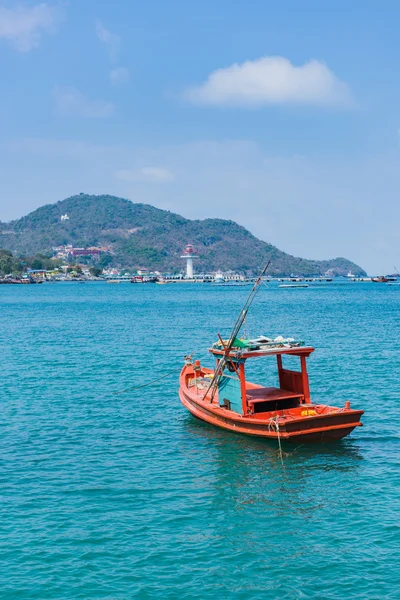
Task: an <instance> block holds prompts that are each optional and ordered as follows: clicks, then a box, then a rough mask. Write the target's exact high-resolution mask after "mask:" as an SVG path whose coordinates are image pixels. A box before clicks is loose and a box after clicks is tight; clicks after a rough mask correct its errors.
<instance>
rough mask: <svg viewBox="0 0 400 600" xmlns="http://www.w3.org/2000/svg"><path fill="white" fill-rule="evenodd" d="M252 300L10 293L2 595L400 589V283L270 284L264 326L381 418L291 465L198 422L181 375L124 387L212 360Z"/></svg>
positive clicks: (193, 290) (261, 300)
mask: <svg viewBox="0 0 400 600" xmlns="http://www.w3.org/2000/svg"><path fill="white" fill-rule="evenodd" d="M248 291H249V290H248V288H245V287H243V288H237V289H235V288H221V287H212V286H207V285H188V286H183V285H182V286H179V285H177V286H173V285H171V286H157V285H143V286H141V285H131V284H125V283H121V284H119V285H109V284H103V283H98V284H97V283H93V284H91V283H87V284H85V285H80V284H76V283H58V284H45V285H37V286H11V285H10V286H4V285H3V286H0V314H1V326H0V349H1V385H0V404H1V413H0V426H1V427H0V461H1V462H0V494H1V500H0V598H2V599H3V598H5V599H14V598H18V599H35V600H36V599H40V600H42V599H47V598H51V599H57V600H64V599H74V600H76V599H81V598H82V599H85V600H86V599H87V600H92V599H107V600H117V599H118V600H123V599H129V598H140V599H147V598H149V599H152V598H156V599H158V598H162V599H192V598H201V599H203V598H204V599H208V598H235V599H236V598H237V599H252V600H253V599H260V600H261V599H262V600H265V599H275V598H279V599H286V598H287V599H308V598H313V599H343V598H345V599H348V598H357V599H365V600H372V599H382V598H385V599H393V600H394V599H397V598H399V596H400V587H399V583H400V574H399V570H400V569H399V564H400V529H399V514H400V506H399V504H400V503H399V486H400V477H399V466H400V460H399V458H400V457H399V425H398V423H399V414H400V385H399V381H400V373H399V370H400V369H399V359H400V337H399V332H400V312H399V309H400V287H398V286H392V287H391V286H385V285H380V284H375V285H374V284H365V283H364V284H348V285H343V286H335V285H325V286H321V287H315V288H313V287H310V288H308V289H278V288H277V287H276V286H273V285H272V286H269V287H265V286H263V287H262V288H261V290H260V293H259V295H258V297H257V300H256V302H255V304H254V307H253V310H252V312H251V315H250V317H249V319H248V322H247V325H246V326H247V329H248V334H249V335H251V336H256V335H257V334H260V333H262V334H266V335H279V334H282V335H285V336H299V337H301V338H303V339H304V340H305V341H306V342H307V343H309V344H312V345H314V346H315V347H316V352H315V353H314V355H313V356H312V357H311V358H310V360H309V372H310V382H311V391H312V397H313V399H314V400H318V401H321V402H327V403H333V404H339V405H343V404H344V402H345V400H350V401H351V403H352V406H354V407H357V408H363V409H364V410H365V415H364V417H363V422H364V427H363V428H358V429H357V430H356V431H355V432H353V434H352V435H351V437H349V438H347V439H346V440H344V441H342V442H337V443H333V444H331V445H326V446H308V447H307V446H297V447H296V446H287V447H285V448H284V450H285V454H284V466H283V467H282V464H281V462H280V459H279V456H278V454H277V446H276V444H275V442H268V441H261V440H256V439H251V438H247V437H242V436H239V435H235V434H231V433H228V432H225V431H221V430H218V429H215V428H213V427H211V426H208V425H206V424H202V423H201V422H199V421H196V420H195V419H194V418H193V417H191V416H190V415H189V414H187V413H186V412H185V409H184V408H183V407H182V405H181V404H180V402H179V398H178V394H177V389H178V371H177V372H176V374H174V375H173V376H171V377H169V378H166V379H164V380H162V381H160V382H158V383H157V384H154V385H153V386H150V387H145V388H143V389H141V390H139V391H137V392H135V391H132V390H131V391H127V392H126V393H123V394H115V392H118V391H120V390H124V389H126V388H130V387H131V386H134V385H140V384H143V383H145V382H147V381H150V380H152V379H155V378H156V377H159V376H161V375H163V374H165V373H167V372H169V371H171V370H172V369H178V368H179V366H180V365H181V363H182V357H183V355H184V354H186V353H188V352H190V351H193V350H197V356H198V357H203V356H204V357H205V358H204V359H203V358H202V360H204V361H205V362H208V363H209V364H211V361H210V359H208V358H207V357H206V348H207V346H208V345H209V344H210V343H211V342H213V341H214V340H215V339H216V334H217V332H218V331H219V332H221V334H223V335H226V334H227V333H229V330H230V327H231V325H232V323H233V321H234V319H235V317H236V315H237V313H238V311H239V309H240V307H241V304H242V303H243V301H244V299H245V297H246V295H247V293H248ZM266 363H268V360H267V361H266ZM266 366H267V372H268V369H269V365H266ZM255 369H256V370H255V376H260V377H261V379H262V376H261V375H260V371H259V369H260V367H259V366H256V367H255ZM257 369H258V372H257Z"/></svg>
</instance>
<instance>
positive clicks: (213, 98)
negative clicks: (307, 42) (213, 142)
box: [184, 56, 351, 107]
mask: <svg viewBox="0 0 400 600" xmlns="http://www.w3.org/2000/svg"><path fill="white" fill-rule="evenodd" d="M184 97H185V98H186V99H187V100H190V101H191V102H194V103H197V104H209V105H216V106H224V105H228V106H243V107H257V106H262V105H266V104H289V103H290V104H311V105H342V106H346V105H349V104H351V94H350V91H349V88H348V86H347V85H346V83H344V82H342V81H340V80H339V79H338V78H337V77H336V76H335V74H334V73H332V71H331V70H330V69H329V68H328V67H327V66H326V65H324V64H323V63H321V62H319V61H317V60H311V61H310V62H308V63H305V64H304V65H302V66H295V65H293V64H292V63H291V62H290V61H289V60H287V59H286V58H284V57H282V56H265V57H263V58H259V59H257V60H254V61H246V62H244V63H242V64H237V63H236V64H234V65H231V66H230V67H227V68H225V69H218V70H216V71H214V72H213V73H211V75H209V77H208V79H207V81H206V82H205V83H203V84H202V85H200V86H197V87H193V88H190V89H188V90H187V91H186V92H185V93H184Z"/></svg>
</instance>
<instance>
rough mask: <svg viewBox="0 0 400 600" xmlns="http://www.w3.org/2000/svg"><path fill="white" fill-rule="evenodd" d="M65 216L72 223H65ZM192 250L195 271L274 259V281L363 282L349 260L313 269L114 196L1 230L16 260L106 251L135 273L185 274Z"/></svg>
mask: <svg viewBox="0 0 400 600" xmlns="http://www.w3.org/2000/svg"><path fill="white" fill-rule="evenodd" d="M65 214H67V215H68V217H69V218H68V220H61V216H62V215H65ZM188 242H190V243H192V244H193V245H194V247H195V249H196V251H197V253H198V254H199V256H200V258H199V259H198V260H197V261H196V263H195V268H196V270H197V271H215V270H217V269H222V270H228V269H232V270H234V271H238V272H244V273H256V272H257V271H258V270H259V269H260V268H261V267H262V265H264V264H265V262H266V261H267V260H268V259H270V260H271V269H270V273H271V274H274V275H290V274H291V273H296V274H299V275H324V274H325V272H326V271H327V270H328V269H333V270H334V272H335V273H337V274H345V273H347V272H348V271H349V270H351V271H352V272H353V273H354V274H355V275H365V271H364V270H363V269H362V268H361V267H359V266H357V265H355V264H354V263H352V262H351V261H349V260H347V259H345V258H335V259H332V260H324V261H316V260H315V261H314V260H305V259H303V258H296V257H294V256H291V255H289V254H286V253H285V252H282V251H281V250H278V248H276V247H275V246H272V245H271V244H268V243H267V242H263V241H261V240H259V239H257V238H256V237H255V236H253V235H252V234H251V233H250V232H249V231H247V229H245V228H244V227H241V226H240V225H238V224H237V223H235V222H234V221H227V220H225V219H204V220H189V219H185V218H183V217H181V216H180V215H177V214H174V213H171V212H169V211H166V210H160V209H158V208H155V207H153V206H150V205H148V204H139V203H133V202H131V201H130V200H125V199H123V198H116V197H115V196H89V195H86V194H80V195H78V196H72V197H71V198H67V199H66V200H62V201H60V202H57V203H55V204H47V205H46V206H42V207H41V208H38V209H37V210H35V211H33V212H31V213H30V214H28V215H26V216H25V217H22V218H21V219H18V220H15V221H11V222H9V223H1V222H0V247H2V248H5V249H8V250H12V251H13V252H14V253H17V254H35V253H37V252H46V251H51V250H52V248H53V247H56V246H61V245H66V244H73V245H74V246H78V247H79V246H108V247H109V248H110V250H111V255H110V256H111V258H112V262H111V264H112V265H115V266H119V267H126V268H131V269H133V268H137V267H149V268H152V269H158V270H160V271H163V272H166V271H168V272H179V271H181V270H182V269H183V267H184V265H183V261H182V259H180V256H181V254H182V250H183V248H184V247H185V245H186V244H187V243H188Z"/></svg>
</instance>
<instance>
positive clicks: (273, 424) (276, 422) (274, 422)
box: [268, 415, 285, 467]
mask: <svg viewBox="0 0 400 600" xmlns="http://www.w3.org/2000/svg"><path fill="white" fill-rule="evenodd" d="M271 427H275V431H276V433H277V435H278V447H279V450H278V454H279V458H280V459H281V463H282V467H284V466H285V465H284V464H283V454H282V445H281V433H280V430H279V417H278V415H276V417H275V419H274V418H273V417H271V418H270V419H269V425H268V429H269V431H271Z"/></svg>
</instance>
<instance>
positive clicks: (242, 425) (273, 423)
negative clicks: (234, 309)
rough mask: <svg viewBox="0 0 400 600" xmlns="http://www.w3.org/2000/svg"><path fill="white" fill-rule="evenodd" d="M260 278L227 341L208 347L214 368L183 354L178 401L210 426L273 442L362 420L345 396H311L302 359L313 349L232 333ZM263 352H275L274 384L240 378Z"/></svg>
mask: <svg viewBox="0 0 400 600" xmlns="http://www.w3.org/2000/svg"><path fill="white" fill-rule="evenodd" d="M265 270H266V269H264V271H263V273H264V272H265ZM260 283H261V276H260V277H259V279H258V280H257V281H256V283H255V285H254V288H253V290H252V292H251V293H250V296H249V298H248V300H247V302H246V304H245V306H244V308H243V310H242V311H241V314H240V315H239V317H238V320H237V322H236V324H235V326H234V328H233V331H232V334H231V337H230V338H229V340H226V341H224V340H222V338H221V337H220V336H219V341H218V342H217V343H215V344H214V345H213V346H212V348H210V350H209V351H210V353H211V354H212V355H213V356H214V357H215V359H216V367H215V369H209V368H206V367H203V366H202V365H201V364H200V361H198V360H196V361H194V362H193V361H192V359H191V357H187V358H186V361H185V365H184V367H183V369H182V371H181V375H180V390H179V395H180V399H181V402H182V404H183V405H184V406H185V407H186V408H187V409H188V410H189V411H190V412H191V413H192V414H193V415H194V416H195V417H198V418H199V419H202V420H203V421H206V422H207V423H211V424H212V425H216V426H218V427H222V428H223V429H228V430H230V431H235V432H238V433H244V434H247V435H253V436H258V437H264V438H272V439H278V440H279V441H280V440H290V441H295V442H300V443H304V442H328V441H331V440H339V439H341V438H343V437H345V436H347V435H349V433H351V431H353V429H354V428H355V427H360V426H361V425H362V423H361V422H360V417H361V415H362V414H363V412H364V411H362V410H353V409H352V408H351V407H350V402H349V401H346V402H345V403H344V406H343V407H341V408H339V407H336V406H330V405H325V404H315V403H313V402H312V401H311V397H310V387H309V380H308V373H307V365H306V362H307V359H308V357H309V356H310V355H311V353H312V352H314V348H312V347H311V346H305V345H304V344H303V342H301V341H296V340H294V339H292V338H290V339H284V338H282V337H278V338H275V339H270V338H266V337H264V336H261V337H259V338H257V339H255V340H243V339H240V338H238V333H239V331H240V328H241V326H242V324H243V321H244V318H245V316H246V314H247V311H248V309H249V307H250V305H251V303H252V301H253V299H254V296H255V293H256V290H257V287H258V285H259V284H260ZM287 356H292V357H293V356H294V357H297V358H298V360H299V370H292V369H289V368H287V365H286V366H285V360H287V358H286V357H287ZM267 357H269V358H272V357H275V360H276V365H277V371H278V380H279V387H263V386H261V385H257V384H256V383H251V382H249V381H247V379H246V363H247V361H248V360H253V359H255V358H267Z"/></svg>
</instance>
